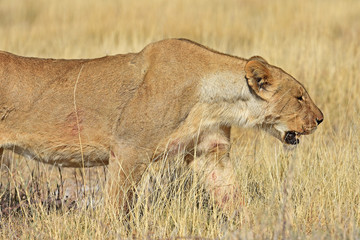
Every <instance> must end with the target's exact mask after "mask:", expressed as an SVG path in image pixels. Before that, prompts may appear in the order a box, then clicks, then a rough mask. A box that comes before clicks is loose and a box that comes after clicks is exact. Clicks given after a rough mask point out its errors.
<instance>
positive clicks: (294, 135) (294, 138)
mask: <svg viewBox="0 0 360 240" xmlns="http://www.w3.org/2000/svg"><path fill="white" fill-rule="evenodd" d="M300 135H301V134H300V133H299V132H296V131H286V132H285V135H284V138H283V141H284V143H286V144H289V145H297V144H299V143H300V140H299V138H300Z"/></svg>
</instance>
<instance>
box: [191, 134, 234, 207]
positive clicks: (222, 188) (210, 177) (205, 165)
mask: <svg viewBox="0 0 360 240" xmlns="http://www.w3.org/2000/svg"><path fill="white" fill-rule="evenodd" d="M229 150H230V127H220V128H218V129H216V130H215V131H212V132H210V133H205V134H203V135H202V136H200V139H199V143H198V145H197V147H196V153H197V156H196V157H195V159H194V160H193V161H192V162H191V163H190V166H191V167H192V168H193V170H194V171H195V172H196V173H197V174H199V176H204V181H205V182H204V184H205V188H206V189H207V191H208V192H209V193H210V194H211V195H212V196H213V198H214V200H215V202H216V203H217V204H218V205H219V206H220V207H221V208H223V209H224V210H226V211H230V210H231V209H233V207H234V206H236V205H239V204H241V201H240V202H239V198H238V197H239V196H238V194H239V193H238V190H237V189H238V188H237V187H236V182H235V171H234V167H233V165H232V162H231V160H230V157H229Z"/></svg>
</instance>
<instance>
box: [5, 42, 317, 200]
mask: <svg viewBox="0 0 360 240" xmlns="http://www.w3.org/2000/svg"><path fill="white" fill-rule="evenodd" d="M0 84H1V88H0V146H1V148H3V149H15V151H17V152H18V153H20V154H23V155H27V156H29V157H30V158H33V159H35V160H38V161H42V162H46V163H51V164H57V165H60V166H66V167H82V166H85V167H89V166H97V165H104V164H105V165H107V164H109V172H110V174H111V175H112V176H111V177H110V178H111V179H112V180H113V181H112V183H111V184H113V186H115V184H114V183H115V182H120V183H121V184H122V185H123V186H125V185H127V184H126V182H136V181H137V180H138V179H139V178H140V176H141V174H142V172H143V171H144V169H145V168H146V166H147V165H148V164H149V162H151V161H152V160H156V159H159V156H160V155H161V154H162V153H166V152H167V153H169V154H175V153H179V152H182V153H184V154H185V155H186V154H187V155H191V157H190V159H191V160H189V163H190V166H194V169H195V170H196V171H198V172H200V171H204V172H205V173H206V174H207V175H208V176H209V178H208V180H207V183H206V184H207V186H208V188H209V189H210V191H211V189H213V192H214V194H215V197H216V199H217V201H218V202H224V199H225V200H226V199H227V198H228V195H229V194H233V191H232V190H229V189H232V188H226V189H223V186H229V185H234V184H235V183H234V181H233V177H232V176H233V170H232V169H233V168H232V167H231V162H230V160H229V158H228V150H229V145H230V144H229V141H230V140H229V139H230V127H231V126H234V125H235V126H240V127H259V128H263V129H265V130H267V131H269V132H270V133H271V134H272V135H274V136H275V137H277V138H279V139H280V140H281V141H284V135H285V132H286V131H296V132H299V133H302V134H307V133H311V132H312V131H314V130H315V129H316V126H317V125H318V123H317V119H318V120H322V118H323V116H322V113H321V112H320V110H319V109H318V108H317V107H316V106H315V104H314V103H313V102H312V101H311V99H310V97H309V95H308V94H307V92H306V90H305V89H304V87H303V86H302V85H301V84H300V83H298V82H297V81H296V80H295V79H294V78H293V77H291V76H290V75H288V74H287V73H285V72H284V71H283V70H281V69H279V68H277V67H274V66H272V65H270V64H268V63H267V62H266V61H265V60H264V59H262V58H261V57H253V58H251V59H250V60H246V59H243V58H238V57H233V56H230V55H226V54H222V53H219V52H216V51H213V50H210V49H208V48H205V47H203V46H201V45H199V44H196V43H194V42H191V41H189V40H181V39H170V40H163V41H160V42H156V43H152V44H150V45H148V46H147V47H146V48H144V49H143V50H142V51H141V52H139V53H130V54H126V55H115V56H107V57H103V58H98V59H81V60H58V59H56V60H55V59H39V58H27V57H20V56H16V55H13V54H10V53H6V52H0ZM299 96H303V97H304V99H303V100H301V101H300V100H298V99H297V98H296V97H299ZM194 155H195V161H193V160H192V159H193V158H194ZM187 159H188V158H187ZM207 161H210V162H211V164H206V163H205V162H207ZM200 166H201V167H200ZM110 182H111V181H110ZM111 184H110V185H111ZM214 189H215V190H214ZM219 189H220V190H219ZM109 191H110V190H109ZM111 191H115V192H117V193H121V192H122V191H120V190H118V191H117V190H116V189H112V190H111ZM119 191H120V192H119Z"/></svg>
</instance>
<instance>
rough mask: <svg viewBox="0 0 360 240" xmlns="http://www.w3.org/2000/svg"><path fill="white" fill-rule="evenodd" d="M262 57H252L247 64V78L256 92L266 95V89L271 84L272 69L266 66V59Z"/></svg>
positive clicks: (259, 94)
mask: <svg viewBox="0 0 360 240" xmlns="http://www.w3.org/2000/svg"><path fill="white" fill-rule="evenodd" d="M259 58H261V57H257V56H256V57H252V58H250V60H249V61H248V62H247V63H246V65H245V73H246V80H247V81H248V84H249V86H250V87H251V88H252V90H254V92H255V93H256V94H257V95H258V96H260V97H262V98H263V97H264V96H262V95H264V93H263V92H264V90H266V88H267V87H268V86H269V85H270V78H271V76H270V70H269V69H268V68H267V67H266V61H265V60H264V59H263V58H261V59H259Z"/></svg>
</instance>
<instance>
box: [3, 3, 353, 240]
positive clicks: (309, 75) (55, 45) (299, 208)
mask: <svg viewBox="0 0 360 240" xmlns="http://www.w3.org/2000/svg"><path fill="white" fill-rule="evenodd" d="M0 36H1V38H0V49H1V50H5V51H10V52H13V53H16V54H19V55H26V56H38V57H52V58H90V57H100V56H103V55H107V54H117V53H127V52H134V51H140V50H141V49H142V48H143V47H144V46H145V45H146V44H148V43H150V42H153V41H156V40H160V39H163V38H170V37H182V38H189V39H192V40H195V41H197V42H200V43H202V44H205V45H207V46H209V47H211V48H214V49H217V50H219V51H223V52H226V53H230V54H232V55H238V56H242V57H250V56H253V55H261V56H263V57H264V58H265V59H267V60H268V61H269V62H270V63H272V64H275V65H278V66H281V67H282V68H283V69H285V70H286V71H287V72H289V73H290V74H292V75H293V76H295V77H296V78H297V79H298V80H300V81H301V82H302V83H303V84H304V85H305V87H306V88H307V89H308V91H309V93H310V95H311V96H312V98H313V100H314V101H315V103H316V104H317V105H318V106H319V107H320V108H321V109H322V111H323V113H324V116H325V118H324V123H323V124H321V125H320V127H319V129H318V130H317V131H316V132H315V134H313V135H311V136H306V137H302V139H301V144H300V145H299V146H298V147H297V149H296V150H294V151H286V150H284V149H283V146H282V144H281V143H280V142H279V141H277V140H275V139H274V138H272V137H270V136H268V135H266V134H264V133H262V132H259V131H255V130H244V129H235V130H234V131H233V142H232V150H231V153H232V159H233V163H234V167H235V168H236V171H237V180H238V183H239V186H240V191H241V193H242V197H243V198H242V199H239V206H238V207H237V208H238V210H237V212H234V213H233V214H224V213H223V212H222V210H221V209H218V208H217V207H216V206H215V205H214V204H213V202H212V200H211V198H209V196H207V194H206V193H204V191H203V190H202V185H201V184H200V183H199V182H201V181H199V180H198V178H199V177H198V176H194V175H192V174H191V173H189V172H188V171H186V169H182V168H181V166H180V165H177V167H176V166H175V167H174V165H176V164H171V165H172V167H170V168H169V167H168V166H167V164H166V163H168V162H169V161H166V160H164V161H162V162H159V163H157V164H153V165H152V166H151V167H150V169H149V170H148V173H147V174H145V176H144V178H143V181H142V184H140V185H139V186H138V187H137V195H138V196H137V201H136V202H135V203H134V207H133V209H132V211H131V212H130V214H129V215H128V216H126V217H122V216H121V215H118V214H117V212H116V211H115V209H112V208H111V207H110V206H109V205H106V204H102V203H103V202H104V199H105V200H106V198H107V195H106V193H103V194H101V191H98V189H99V188H100V189H101V182H102V181H103V180H104V178H105V177H104V175H106V174H104V168H98V169H91V170H85V171H84V172H82V171H81V170H77V171H76V172H75V171H74V170H73V169H58V168H57V167H52V166H47V165H45V164H40V163H36V162H35V161H30V160H27V159H24V158H21V157H19V156H17V155H15V154H12V153H11V152H7V154H6V157H5V158H4V159H2V166H1V171H0V179H1V184H0V203H1V204H0V208H1V209H0V210H1V211H0V238H2V239H13V238H21V239H22V238H25V239H87V238H91V239H118V238H163V239H164V238H176V237H188V238H195V237H199V238H200V237H201V238H210V239H212V238H229V239H237V238H244V239H279V238H290V239H293V238H308V239H359V238H360V206H359V203H360V186H359V173H360V157H359V155H360V147H359V140H360V130H359V127H360V121H359V120H360V117H359V116H360V115H359V114H360V100H359V96H358V94H359V93H360V72H359V67H360V65H359V63H360V38H359V36H360V1H358V0H341V1H340V0H339V1H334V0H328V1H325V0H302V1H286V0H274V1H260V0H226V1H220V0H212V1H208V0H198V1H193V0H173V1H166V0H153V1H145V0H143V1H125V0H123V1H116V0H104V1H95V0H82V1H80V0H79V1H73V0H71V1H70V0H63V1H47V0H37V1H35V0H33V1H31V0H23V1H21V0H15V1H5V0H0ZM94 127H96V126H94ZM178 162H180V163H181V159H180V160H179V161H178ZM98 182H100V183H98ZM84 184H85V188H86V191H85V196H84V191H83V189H84V186H83V185H84ZM68 188H69V189H77V191H75V194H74V193H73V195H71V194H70V193H68V192H67V191H68V190H67V189H68ZM240 203H242V204H240Z"/></svg>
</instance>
